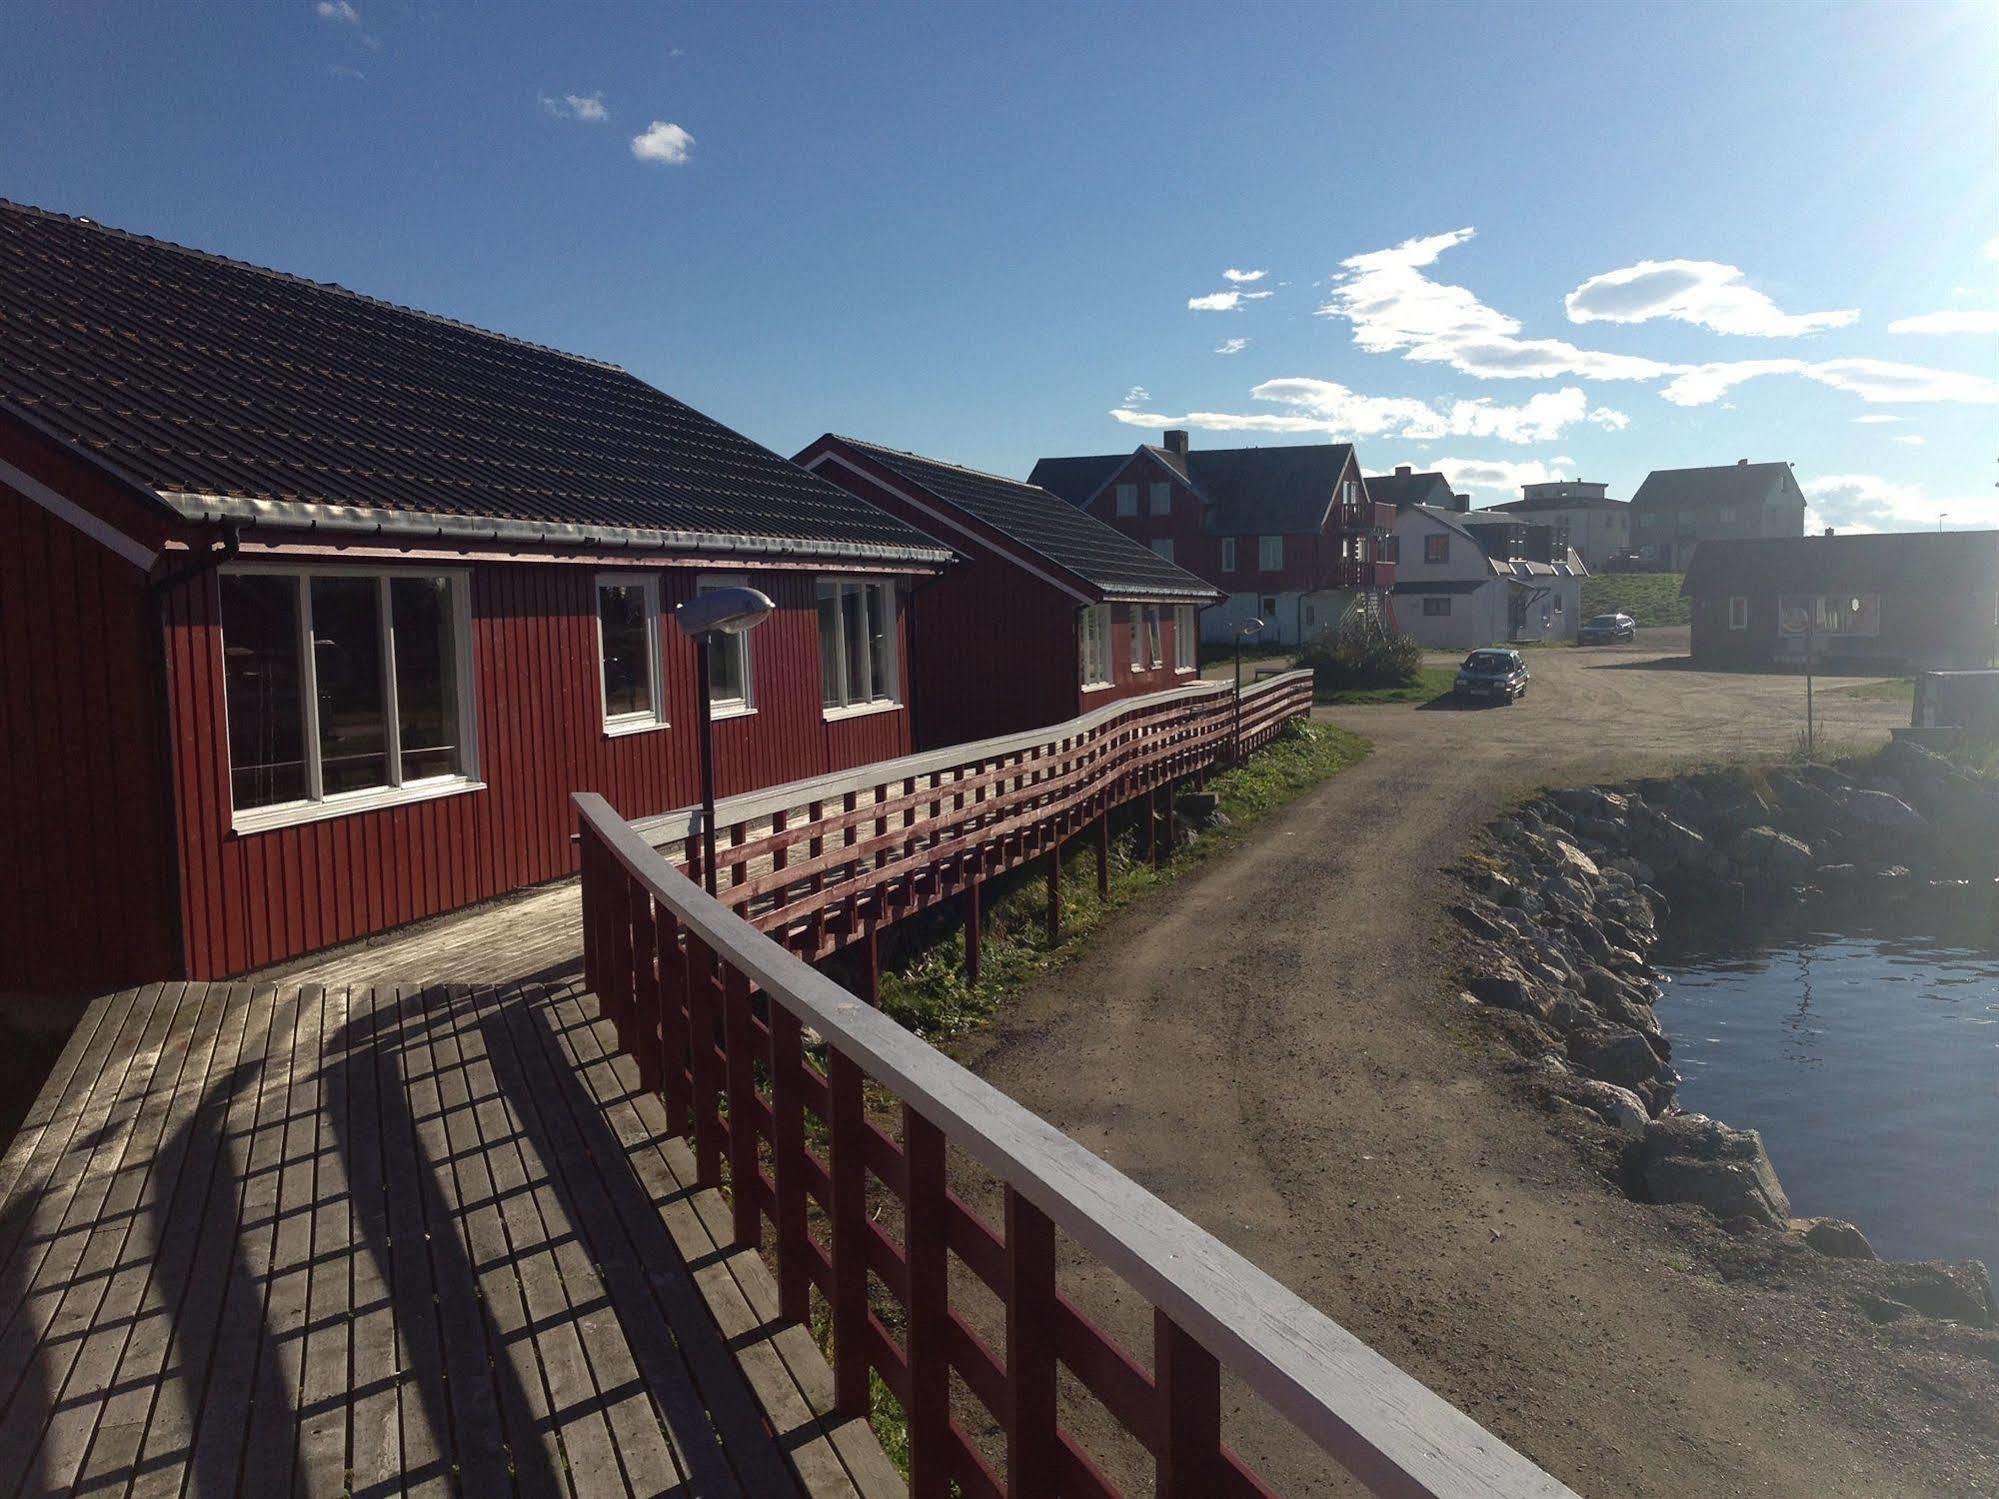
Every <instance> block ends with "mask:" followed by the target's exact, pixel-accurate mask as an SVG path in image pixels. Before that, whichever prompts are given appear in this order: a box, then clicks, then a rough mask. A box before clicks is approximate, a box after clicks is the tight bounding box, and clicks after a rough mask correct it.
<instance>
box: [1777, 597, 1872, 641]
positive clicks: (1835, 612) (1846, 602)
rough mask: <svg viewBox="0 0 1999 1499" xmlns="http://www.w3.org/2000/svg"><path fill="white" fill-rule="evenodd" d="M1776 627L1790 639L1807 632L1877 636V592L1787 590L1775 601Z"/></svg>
mask: <svg viewBox="0 0 1999 1499" xmlns="http://www.w3.org/2000/svg"><path fill="white" fill-rule="evenodd" d="M1777 628H1778V630H1779V632H1780V633H1782V634H1784V635H1787V636H1791V637H1793V638H1802V637H1805V636H1809V635H1879V634H1880V633H1881V595H1879V594H1878V593H1860V594H1845V593H1840V594H1821V595H1818V596H1816V597H1815V596H1813V595H1811V594H1796V593H1787V594H1783V595H1781V596H1780V597H1779V598H1778V600H1777Z"/></svg>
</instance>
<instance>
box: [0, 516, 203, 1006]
mask: <svg viewBox="0 0 1999 1499" xmlns="http://www.w3.org/2000/svg"><path fill="white" fill-rule="evenodd" d="M156 638H157V635H156V631H155V630H154V628H153V623H152V604H151V600H150V599H149V597H148V596H147V592H146V580H145V577H144V575H143V574H142V573H140V571H139V570H138V569H137V568H136V567H134V566H133V565H132V564H131V563H130V562H128V561H126V560H125V559H123V558H121V557H118V556H116V555H114V554H113V553H112V552H110V551H108V550H107V549H105V548H104V547H103V546H102V545H100V544H99V543H98V542H96V541H94V540H92V539H91V538H89V537H87V536H85V535H84V534H83V533H82V532H81V531H78V530H76V529H74V528H73V527H72V526H70V525H69V524H68V523H67V522H66V521H63V520H60V519H58V518H57V517H55V516H54V515H52V514H50V513H49V512H48V511H47V510H44V509H43V508H42V507H41V506H39V505H37V504H34V503H32V502H31V501H29V500H27V499H26V498H24V497H23V496H21V495H20V494H18V493H17V492H15V491H14V490H12V489H9V488H6V487H4V486H0V827H4V828H5V830H6V832H5V838H4V845H0V991H6V990H20V991H29V992H48V993H81V992H87V991H91V990H96V989H107V988H115V987H118V986H120V985H126V984H134V983H139V982H141V981H143V980H146V979H157V978H162V977H165V976H167V975H169V974H171V973H172V972H173V971H174V968H175V966H176V961H177V957H178V955H177V953H176V951H175V946H174V934H173V922H172V898H171V894H170V892H171V889H172V868H171V864H170V859H171V842H170V838H169V836H168V828H167V820H166V817H165V809H164V805H163V804H164V799H165V798H164V788H165V785H166V777H165V771H164V768H163V766H162V764H161V758H160V757H161V753H162V745H161V743H160V736H159V732H158V724H159V707H160V697H159V674H158V667H157V657H156V654H155V651H156V647H155V645H154V641H155V640H156Z"/></svg>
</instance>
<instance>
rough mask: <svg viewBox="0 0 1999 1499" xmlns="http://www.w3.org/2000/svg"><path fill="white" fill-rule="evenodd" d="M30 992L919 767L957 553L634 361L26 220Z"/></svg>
mask: <svg viewBox="0 0 1999 1499" xmlns="http://www.w3.org/2000/svg"><path fill="white" fill-rule="evenodd" d="M0 309H4V315H0V723H5V724H8V725H11V728H10V729H8V730H5V731H0V823H4V826H5V828H6V830H7V832H6V844H7V857H6V858H5V860H0V990H26V991H37V992H40V991H58V990H68V991H77V990H86V989H92V988H100V987H111V986H115V985H119V984H124V983H132V982H139V981H144V980H150V979H160V978H166V977H172V976H181V977H185V978H190V979H210V978H219V977H222V976H225V975H230V974H236V973H241V972H243V971H245V970H247V969H254V968H260V967H263V966H265V965H267V964H270V963H274V962H277V961H279V960H281V959H285V958H289V957H292V956H294V955H296V954H299V953H303V952H307V951H310V950H312V949H314V948H318V947H323V946H326V945H329V944H332V943H336V942H340V941H344V940H346V939H349V938H353V937H359V936H363V935H365V934H367V933H370V932H375V931H379V930H381V929H383V928H385V927H390V926H394V925H397V924H398V923H401V922H406V921H410V920H413V919H415V918H418V917H424V916H431V915H435V914H437V913H439V912H441V911H446V910H449V909H451V908H453V907H456V906H461V905H465V904H467V903H469V902H472V901H478V900H483V899H486V898H487V897H490V896H494V895H498V894H501V893H502V892H504V891H507V890H511V889H514V888H516V887H519V886H523V885H528V884H532V883H535V882H538V881H543V880H549V879H554V878H556V877H558V876H562V875H566V874H568V873H569V872H571V871H572V870H573V869H574V868H575V867H576V852H575V847H574V845H573V844H572V842H571V835H572V834H573V833H574V831H575V814H574V812H573V810H572V808H571V806H570V801H569V797H570V793H571V792H574V791H579V790H594V791H598V792H601V793H603V794H604V795H605V796H606V797H608V798H609V799H610V800H611V801H612V802H613V803H614V804H615V805H616V806H617V807H618V809H619V810H620V811H621V812H623V813H624V814H625V815H627V816H641V815H645V814H650V813H657V812H663V811H667V810H669V809H671V808H674V807H679V806H685V805H687V804H688V803H690V802H692V801H694V800H695V799H696V796H697V784H698V781H697V777H698V770H697V766H698V749H697V745H698V734H697V728H698V725H699V709H698V705H697V701H696V696H695V675H696V672H695V667H696V662H695V650H696V646H695V644H694V643H693V642H692V641H691V640H689V639H688V638H687V637H685V636H684V635H682V634H681V632H680V631H679V630H677V629H676V628H675V627H674V624H673V621H672V611H673V608H674V606H675V605H676V604H678V603H679V602H681V601H683V600H685V599H689V598H692V597H693V596H694V595H695V594H696V593H697V592H699V591H700V590H701V589H703V588H706V587H710V586H713V585H716V584H721V583H725V582H738V581H740V582H747V583H749V584H751V585H753V586H755V587H758V588H761V589H763V590H764V591H765V592H767V593H768V594H769V595H770V596H771V597H772V598H773V599H774V600H775V601H776V603H777V610H776V612H775V614H774V615H773V616H772V617H771V618H770V619H768V620H766V621H765V622H764V624H763V625H762V626H761V627H760V628H759V629H758V630H756V632H755V633H753V634H751V635H749V636H747V637H744V638H742V639H740V640H735V641H731V642H729V643H728V644H727V645H725V646H721V647H718V648H717V649H716V651H715V654H714V656H713V657H712V658H711V665H712V667H713V671H714V680H715V684H716V691H715V700H714V717H715V719H716V724H715V735H716V740H717V758H718V770H719V778H720V782H721V789H722V791H723V792H724V793H725V794H727V793H730V792H736V791H742V790H748V789H752V788H755V787H759V786H765V785H772V784H776V783H780V782H785V781H791V780H796V779H799V778H802V777H805V776H809V775H813V774H818V773H824V772H828V771H832V770H837V769H842V768H846V767H849V766H854V765H861V764H866V763H868V762H870V761H874V760H879V759H883V758H887V757H889V756H893V755H897V754H901V753H905V752H907V751H908V750H909V749H910V747H911V744H910V736H909V728H908V713H907V712H906V704H907V701H908V696H909V694H908V690H907V682H906V677H905V667H906V662H907V658H908V637H907V631H906V628H905V614H906V600H907V597H908V593H909V588H910V585H911V583H912V582H915V581H919V580H922V579H926V578H928V577H931V576H934V575H935V574H937V573H939V572H941V571H942V570H943V568H944V567H945V566H946V564H948V563H949V561H950V560H951V553H950V551H949V549H948V548H947V547H945V546H943V545H940V544H939V543H937V542H936V541H933V540H932V539H931V538H930V537H929V536H926V535H924V534H923V533H922V532H920V531H917V530H916V529H914V528H913V527H911V526H910V525H908V524H907V523H906V522H904V521H901V520H898V519H896V518H895V517H893V516H890V515H887V514H885V513H883V512H882V511H880V510H877V509H875V508H874V507H873V506H871V505H868V504H867V503H865V502H864V501H862V500H859V499H857V498H855V497H854V496H853V495H851V494H849V493H848V492H847V491H845V490H843V489H840V488H837V487H836V486H834V485H831V484H828V483H826V482H825V481H824V480H822V479H818V478H815V477H814V476H813V475H811V474H808V473H806V472H804V471H803V470H802V469H799V468H797V467H795V466H794V465H792V464H790V463H788V462H786V461H785V460H784V459H783V458H780V457H779V456H778V455H777V454H775V453H772V452H770V451H768V450H766V449H764V448H761V447H759V446H757V445H756V444H755V443H753V442H751V441H749V440H748V439H747V438H744V437H742V436H739V435H738V434H737V433H735V432H732V431H730V430H729V429H728V428H726V427H723V426H721V425H720V424H719V423H717V422H714V421H711V420H709V419H708V418H707V417H705V416H703V415H701V414H700V413H699V412H697V411H694V410H691V409H690V408H688V407H687V406H684V405H682V404H681V403H680V402H678V401H676V400H674V399H673V398H672V397H670V396H667V395H663V394H662V393H660V392H659V391H657V390H654V389H653V388H652V387H650V386H648V385H646V384H644V383H643V382H641V381H640V380H638V379H636V378H634V377H633V376H631V375H629V374H627V373H626V372H625V371H623V370H621V369H618V368H616V367H614V366H611V365H607V364H601V363H598V362H596V361H594V360H590V359H582V358H577V357H575V356H572V355H568V354H562V353H558V352H556V351H555V350H553V349H546V348H541V347H538V346H536V345H532V344H527V343H522V342H520V341H518V340H515V339H511V338H506V337H502V336H501V335H499V334H494V333H486V332H482V331H480V330H478V329H476V328H470V327H467V326H465V325H464V324H462V323H455V322H450V321H448V320H446V319H444V318H441V317H434V316H431V315H429V314H427V313H422V312H413V311H410V310H408V309H406V308H402V307H395V306H391V305H389V304H388V303H385V302H378V301H376V300H374V299H373V298H370V297H364V296H360V295H357V294H355V293H353V292H349V291H344V290H342V289H340V288H339V287H335V286H328V285H323V284H321V283H318V282H313V281H306V280H302V279H300V278H298V277H294V276H287V275H282V274H279V273H277V272H274V271H267V270H261V269H258V268H256V267H254V266H249V265H244V264H241V263H239V262H236V261H231V260H224V259H222V258H220V257H218V256H214V255H208V254H204V253H201V252H199V251H195V250H187V249H182V248H180V247H178V246H175V245H169V244H164V243H161V242H158V241H155V240H151V239H144V238H141V237H139V236H138V235H133V234H124V233H120V232H118V231H115V230H111V229H106V228H101V227H98V226H96V225H93V224H90V223H87V222H85V221H83V220H79V219H70V218H64V217H61V216H58V215H55V214H49V213H43V212H40V211H38V210H35V209H29V208H22V207H17V206H14V205H11V204H8V205H0Z"/></svg>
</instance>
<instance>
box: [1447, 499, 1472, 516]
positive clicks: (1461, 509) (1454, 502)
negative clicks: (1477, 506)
mask: <svg viewBox="0 0 1999 1499" xmlns="http://www.w3.org/2000/svg"><path fill="white" fill-rule="evenodd" d="M1451 508H1452V509H1453V510H1455V511H1457V513H1458V514H1459V515H1469V514H1471V496H1470V495H1468V494H1454V495H1452V496H1451Z"/></svg>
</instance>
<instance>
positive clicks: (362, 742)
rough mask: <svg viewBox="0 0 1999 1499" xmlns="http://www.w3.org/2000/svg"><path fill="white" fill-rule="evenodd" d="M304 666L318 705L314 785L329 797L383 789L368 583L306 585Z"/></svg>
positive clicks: (385, 776)
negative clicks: (308, 642) (308, 650)
mask: <svg viewBox="0 0 1999 1499" xmlns="http://www.w3.org/2000/svg"><path fill="white" fill-rule="evenodd" d="M310 587H311V588H312V665H313V676H314V679H315V681H316V683H317V685H318V689H319V692H318V698H319V780H320V787H321V789H322V790H323V791H324V792H325V793H326V794H327V795H328V796H331V795H333V794H334V793H336V792H340V791H355V790H358V789H360V788H361V787H364V786H386V785H388V784H389V728H388V719H387V716H386V715H385V714H384V713H383V711H382V618H381V611H380V603H379V601H378V598H377V594H376V587H375V579H373V578H314V579H312V580H311V583H310Z"/></svg>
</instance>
